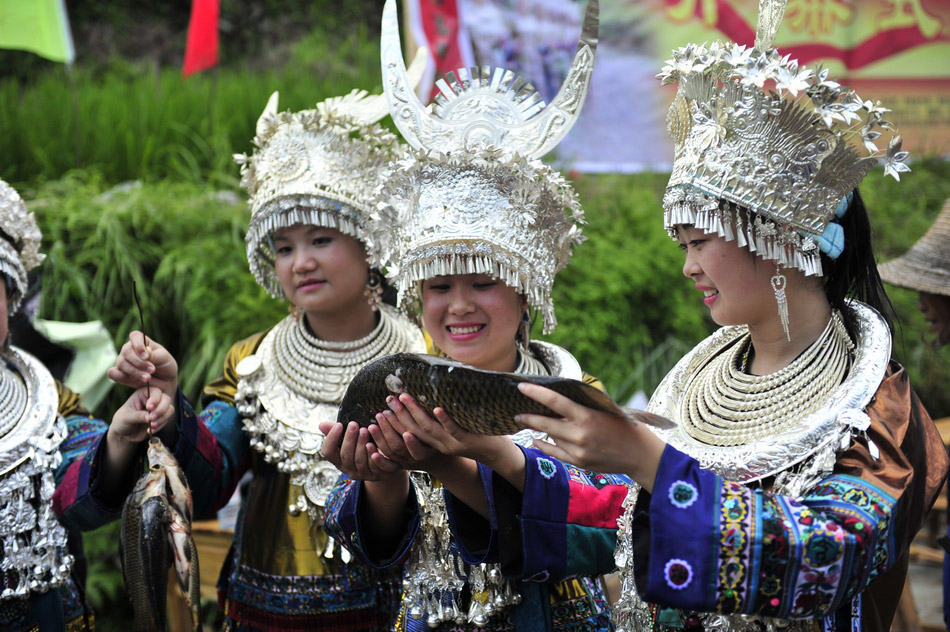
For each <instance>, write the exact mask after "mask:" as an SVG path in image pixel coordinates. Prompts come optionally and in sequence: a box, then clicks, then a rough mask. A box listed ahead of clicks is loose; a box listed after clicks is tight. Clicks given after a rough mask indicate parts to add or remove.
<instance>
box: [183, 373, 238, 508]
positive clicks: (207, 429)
mask: <svg viewBox="0 0 950 632" xmlns="http://www.w3.org/2000/svg"><path fill="white" fill-rule="evenodd" d="M177 409H178V411H179V417H178V418H179V428H178V430H179V435H178V443H177V444H176V445H175V450H174V454H175V458H176V459H178V463H179V465H181V467H182V469H183V470H184V472H185V476H187V478H188V483H189V485H190V486H191V496H192V502H193V503H194V514H195V517H196V518H197V519H199V520H200V519H208V518H212V517H214V515H215V512H216V511H217V510H218V509H220V508H221V507H223V506H224V505H225V504H226V503H227V502H228V499H230V498H231V495H232V494H233V493H234V489H235V487H237V484H238V482H239V481H240V479H241V476H242V475H243V474H244V472H246V471H247V469H248V467H250V445H249V443H248V440H247V437H246V436H245V435H244V427H243V425H242V423H241V418H240V417H239V415H238V412H237V409H236V408H234V406H231V405H230V404H226V403H224V402H222V401H213V402H211V403H210V404H209V405H208V406H207V407H206V408H205V409H204V410H203V411H201V414H200V415H196V414H195V411H194V409H193V408H192V406H191V403H190V402H189V401H188V400H187V398H185V396H184V395H182V394H181V392H180V391H179V393H178V402H177Z"/></svg>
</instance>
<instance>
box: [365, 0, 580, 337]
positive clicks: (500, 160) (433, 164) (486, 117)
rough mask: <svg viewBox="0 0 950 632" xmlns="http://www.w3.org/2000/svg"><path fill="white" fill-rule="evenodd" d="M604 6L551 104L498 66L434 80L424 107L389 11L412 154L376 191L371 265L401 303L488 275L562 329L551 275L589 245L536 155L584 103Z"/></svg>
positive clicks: (386, 74)
mask: <svg viewBox="0 0 950 632" xmlns="http://www.w3.org/2000/svg"><path fill="white" fill-rule="evenodd" d="M598 11H599V5H598V0H589V2H588V6H587V12H586V15H585V20H584V27H583V32H582V34H581V39H580V42H579V43H578V46H577V52H576V54H575V56H574V61H573V63H572V65H571V69H570V70H569V72H568V74H567V77H566V79H565V81H564V83H563V85H562V86H561V89H560V91H559V92H558V94H557V96H555V98H554V99H553V101H552V102H551V103H550V104H549V105H545V103H544V102H543V101H542V100H541V97H540V95H539V94H538V93H537V92H536V91H535V89H534V87H533V86H532V85H531V84H529V83H527V82H526V81H525V80H524V79H522V78H520V77H517V76H516V75H515V74H514V73H512V72H511V71H508V70H504V69H501V68H497V69H492V68H489V67H487V66H485V67H480V68H461V69H459V70H457V71H455V72H454V73H449V74H448V75H446V77H445V78H444V79H441V80H439V81H438V82H437V84H436V85H437V86H438V88H439V92H440V93H439V95H438V96H437V97H436V102H435V103H434V105H433V106H432V107H431V108H429V109H426V108H425V107H424V106H423V105H422V103H421V102H420V101H419V99H418V98H417V97H416V95H415V92H414V91H413V90H412V88H411V86H410V85H409V83H408V81H407V78H406V70H405V65H404V63H403V59H402V45H401V43H400V39H399V25H398V20H397V17H396V8H395V3H394V2H393V0H387V2H386V6H385V8H384V10H383V28H382V41H381V57H382V66H383V86H384V88H385V94H386V98H387V101H388V104H389V109H390V111H391V113H392V116H393V121H394V122H395V124H396V126H397V127H398V128H399V131H400V132H401V133H402V135H403V137H404V138H405V139H406V142H407V143H408V144H409V145H410V146H411V147H412V148H413V150H414V151H411V152H408V154H407V155H406V156H405V157H404V158H403V159H401V160H399V161H397V162H395V163H393V164H392V165H391V168H390V171H389V172H388V174H387V175H386V176H385V181H384V183H383V185H382V186H381V187H380V189H379V190H378V191H377V194H376V197H377V200H378V201H379V202H378V204H377V208H376V212H375V213H374V214H373V216H372V224H371V226H372V229H371V232H372V233H373V237H372V239H371V240H370V241H369V242H367V246H368V248H369V251H370V257H371V259H372V260H373V262H374V263H376V264H378V265H381V266H383V267H385V268H386V270H387V272H388V273H389V274H390V275H392V276H393V280H394V282H395V284H396V286H397V288H398V289H399V291H400V295H401V297H402V300H403V302H404V303H405V304H407V305H409V304H411V302H412V298H413V296H414V295H415V294H416V292H417V288H416V284H417V282H419V281H422V280H424V279H427V278H430V277H432V276H436V275H443V274H471V273H480V274H490V275H492V276H494V277H496V278H498V279H500V280H501V281H503V282H504V283H505V284H507V285H509V286H511V287H514V288H516V289H517V290H518V291H519V292H521V293H523V294H524V295H525V296H526V297H527V298H528V301H529V302H530V304H531V305H532V307H534V308H536V309H538V310H539V311H540V312H541V315H542V318H543V320H544V331H545V332H550V331H551V330H552V329H553V328H554V325H555V324H556V319H555V317H554V307H553V305H552V303H551V298H550V295H551V287H552V285H553V283H554V275H555V274H556V273H557V272H558V271H559V270H561V269H562V268H564V266H565V265H567V262H568V260H569V259H570V257H571V254H572V248H573V247H574V246H575V245H577V244H579V243H580V242H581V240H582V238H581V235H580V226H581V225H582V224H583V222H584V218H583V210H582V209H581V206H580V203H579V201H578V199H577V196H576V195H575V194H574V191H573V190H572V189H571V187H570V185H569V184H568V183H567V181H566V180H565V179H564V178H563V177H562V176H561V175H560V174H559V173H558V172H557V171H555V170H554V169H551V168H550V167H548V166H546V165H544V164H543V163H542V162H541V161H540V160H539V158H540V157H541V156H543V155H544V154H546V153H548V152H549V151H551V150H552V149H553V148H554V147H555V146H556V145H557V144H558V142H560V140H561V139H562V138H564V136H565V134H567V132H568V131H569V130H570V129H571V127H572V126H573V125H574V122H575V121H576V120H577V117H578V115H579V114H580V110H581V107H582V106H583V104H584V100H585V98H586V96H587V91H588V88H589V84H590V76H591V72H592V70H593V61H594V51H595V50H596V46H597V31H598V25H599V19H598Z"/></svg>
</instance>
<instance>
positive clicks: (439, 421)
mask: <svg viewBox="0 0 950 632" xmlns="http://www.w3.org/2000/svg"><path fill="white" fill-rule="evenodd" d="M388 402H389V407H390V409H391V411H392V413H390V414H394V415H395V416H396V418H397V419H398V421H399V424H400V426H401V427H402V429H403V430H404V431H405V432H407V433H409V437H407V439H410V440H411V439H416V440H418V441H421V442H422V443H423V444H425V445H427V446H430V447H431V448H432V449H433V450H435V451H436V452H438V453H439V454H441V455H444V456H445V457H464V458H467V459H471V460H473V461H477V462H480V463H484V464H485V465H487V466H488V467H490V468H492V469H493V470H495V471H496V472H498V473H499V474H501V475H502V476H504V475H505V474H504V472H505V471H508V470H513V471H518V469H519V468H520V469H521V471H523V468H524V456H523V454H522V452H521V450H520V449H518V447H517V446H515V445H514V443H513V442H512V441H511V439H509V438H508V437H507V436H504V435H486V434H479V433H475V432H469V431H468V430H465V429H464V428H462V427H460V426H459V425H458V424H456V423H455V420H453V419H452V417H451V416H450V415H449V414H448V413H447V412H445V409H444V408H442V407H440V406H437V407H436V408H434V409H433V411H432V415H429V413H428V412H427V411H426V410H425V409H424V408H423V407H422V406H420V405H419V404H418V403H417V402H416V400H415V399H414V398H413V397H412V396H411V395H410V394H408V393H401V394H399V396H398V397H392V398H390V399H389V400H388ZM429 461H430V463H423V464H421V465H419V466H416V469H424V470H426V471H429V472H430V473H431V474H434V475H435V476H437V477H438V478H439V479H441V480H446V479H447V478H449V477H450V476H451V475H452V474H453V473H455V471H456V468H457V467H458V465H459V462H458V461H456V460H453V459H445V458H443V459H434V458H431V457H430V459H429ZM506 478H507V477H506ZM515 478H516V480H517V477H515Z"/></svg>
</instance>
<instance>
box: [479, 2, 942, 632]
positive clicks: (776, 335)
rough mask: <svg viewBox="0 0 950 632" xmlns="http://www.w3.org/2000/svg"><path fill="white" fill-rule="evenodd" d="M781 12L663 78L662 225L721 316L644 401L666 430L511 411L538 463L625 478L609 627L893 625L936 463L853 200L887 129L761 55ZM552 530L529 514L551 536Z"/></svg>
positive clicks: (897, 167) (763, 13)
mask: <svg viewBox="0 0 950 632" xmlns="http://www.w3.org/2000/svg"><path fill="white" fill-rule="evenodd" d="M783 11H784V3H783V2H768V1H764V2H763V3H762V4H761V5H760V23H759V33H758V35H757V38H756V46H755V47H754V48H746V47H743V46H738V45H735V44H718V43H717V44H713V45H712V46H710V47H709V48H707V47H705V46H693V45H689V46H687V47H685V48H683V49H680V50H678V51H675V53H674V58H673V60H671V61H670V62H669V65H668V66H667V67H666V68H665V69H664V71H663V73H662V74H661V78H662V79H663V80H664V82H666V83H673V82H678V83H679V91H678V94H677V96H676V98H675V99H674V101H673V104H672V106H671V109H670V114H669V119H668V123H669V130H670V132H671V134H672V135H673V139H674V144H675V150H676V154H675V159H674V166H673V173H672V176H671V178H670V183H669V185H668V188H667V192H666V196H665V197H664V210H665V225H666V228H667V230H668V231H669V232H670V235H671V236H672V237H673V238H674V239H676V240H677V241H678V242H679V245H680V248H681V249H682V250H683V251H684V254H685V264H684V266H683V274H684V275H685V276H686V277H687V278H689V279H690V280H691V281H692V282H693V283H694V284H695V286H696V289H697V290H699V291H701V292H702V293H703V301H704V303H705V305H706V306H708V307H709V310H710V315H711V317H712V318H713V320H714V321H716V322H717V323H718V324H720V325H723V327H722V329H720V330H719V331H717V332H716V333H714V334H713V335H712V336H710V337H709V338H707V339H706V340H704V341H703V342H701V343H700V344H699V345H697V346H696V347H695V348H694V349H693V350H692V351H691V352H690V353H689V354H687V355H686V357H684V358H683V359H682V360H681V361H680V362H679V363H678V364H677V365H676V366H675V367H674V368H673V370H672V371H671V372H670V373H669V375H667V377H666V378H665V379H664V380H663V382H662V383H661V384H660V386H659V387H658V388H657V391H656V392H655V393H654V395H653V397H652V398H651V400H650V404H649V406H648V409H647V410H648V412H649V413H653V414H658V415H662V416H664V417H667V418H669V419H671V420H673V421H674V422H675V423H676V426H675V427H674V428H673V429H671V430H668V431H651V429H650V428H648V427H647V426H646V425H644V424H642V423H630V421H629V420H627V419H622V418H619V417H616V416H612V415H608V414H602V413H598V412H595V411H592V410H590V409H587V408H583V407H581V406H579V405H576V404H574V403H572V402H569V401H567V400H565V399H564V398H562V397H560V396H558V395H557V394H555V393H553V392H551V391H548V390H546V389H542V388H540V387H536V386H533V385H528V386H527V387H525V388H523V392H524V393H525V394H527V395H528V396H529V397H532V398H534V399H536V400H538V401H540V402H544V403H546V404H547V405H548V406H549V407H550V408H551V409H552V410H554V411H555V412H557V413H558V414H559V415H561V416H563V419H557V420H555V419H550V418H545V417H538V416H534V415H524V416H523V419H522V421H523V423H525V424H526V425H528V426H529V427H531V428H534V429H536V430H539V431H543V432H547V433H548V435H549V436H550V437H551V438H552V439H553V440H554V443H549V442H538V443H536V446H537V447H538V448H539V449H540V450H542V451H543V452H544V453H546V454H547V455H551V456H554V457H557V458H559V459H562V460H565V461H567V462H571V463H575V464H578V465H580V466H582V467H590V468H594V469H600V470H603V471H612V472H623V473H626V474H628V475H629V476H630V478H632V479H633V480H634V481H635V482H636V484H635V485H633V486H632V488H631V491H630V494H629V495H628V496H627V498H626V500H625V501H624V503H623V505H622V508H621V507H618V506H617V505H616V504H615V503H614V502H609V503H606V504H605V505H604V506H601V507H600V508H599V509H598V511H599V512H601V515H608V516H610V515H614V514H616V513H618V512H620V511H621V510H622V516H621V518H620V520H619V522H618V525H619V530H620V533H619V535H618V540H619V543H618V546H617V549H616V552H615V561H616V565H617V566H618V567H619V568H620V570H621V572H622V576H623V586H622V596H621V598H620V600H619V602H618V603H617V604H616V605H615V612H616V614H617V623H618V628H619V629H622V630H646V629H657V628H659V629H678V630H778V629H794V630H819V629H822V630H845V629H850V630H887V629H888V628H889V625H890V622H891V619H892V618H893V615H894V612H895V609H896V606H897V601H898V599H899V597H900V594H901V590H902V587H903V585H904V581H905V577H906V571H907V552H908V548H909V545H910V541H911V539H912V538H913V536H914V534H915V533H916V532H917V530H918V529H919V527H920V526H921V523H922V521H923V519H924V516H925V515H926V513H927V511H928V509H929V507H930V506H931V504H932V502H933V499H934V496H935V494H936V493H937V490H938V489H939V487H940V485H941V482H942V480H943V478H944V476H945V474H946V471H947V456H946V452H945V449H944V447H943V444H942V442H941V440H940V437H939V435H938V434H937V431H936V428H935V427H934V425H933V423H932V421H931V420H930V418H929V416H928V415H927V412H926V411H925V410H924V409H923V407H922V406H921V405H920V403H919V401H918V400H917V397H916V395H915V394H914V392H913V390H912V389H911V387H910V384H909V382H908V379H907V374H906V373H905V371H904V370H903V368H902V367H901V366H900V365H898V364H897V363H895V362H892V361H891V358H890V355H891V334H890V328H889V326H888V322H887V321H886V320H885V319H884V317H882V316H881V313H882V310H883V308H884V307H885V304H886V302H887V299H886V295H885V294H884V291H883V287H882V286H881V281H880V278H879V277H878V275H877V272H876V268H875V265H874V257H873V254H872V252H871V247H870V226H869V223H868V216H867V212H866V210H865V208H864V205H863V203H862V201H861V197H860V195H859V194H858V192H857V189H856V188H855V187H856V186H857V184H858V183H859V182H860V181H861V179H862V178H863V177H864V176H865V175H866V174H867V172H868V171H869V170H870V169H871V167H872V165H873V164H874V163H875V160H874V157H875V156H876V155H877V154H878V152H877V150H876V146H875V141H876V140H877V139H878V137H879V136H880V133H879V131H878V129H879V128H884V129H885V130H890V129H892V127H891V124H890V123H888V122H886V121H885V120H883V114H884V113H885V112H886V110H885V109H883V108H881V107H880V105H875V104H874V103H872V102H870V101H862V100H861V99H860V98H858V97H857V95H855V94H854V93H853V92H852V91H850V90H847V89H845V88H843V87H842V86H840V85H839V84H837V83H836V82H834V81H832V80H830V79H828V76H827V72H826V71H819V72H818V73H817V74H814V73H813V71H812V70H810V69H804V68H801V69H800V68H799V66H798V63H797V62H796V61H794V60H789V59H788V58H787V57H782V56H780V55H779V54H778V52H777V51H775V50H774V49H772V48H770V46H771V42H772V39H773V37H774V34H775V30H776V29H777V28H778V24H779V23H780V21H781V14H782V13H783ZM763 86H765V87H763ZM853 140H859V141H860V142H861V144H862V145H863V147H864V148H866V149H867V151H868V153H869V154H870V156H867V157H862V156H861V155H860V153H859V151H858V150H857V149H856V148H854V147H852V145H851V141H853ZM882 153H883V152H882ZM904 157H905V154H904V152H901V151H900V141H899V138H898V139H896V140H894V141H892V142H891V144H890V145H889V147H888V149H887V151H886V154H885V161H884V165H885V172H886V173H891V174H893V175H895V176H897V175H898V174H899V173H900V172H902V171H906V170H907V168H906V166H905V165H904V164H903V159H904ZM529 467H530V466H529ZM580 509H581V511H579V512H575V513H573V514H572V515H573V516H574V517H575V519H576V520H580V521H583V520H585V519H586V520H590V516H589V513H588V512H586V511H584V508H580ZM514 517H517V518H519V519H524V518H521V516H518V515H517V511H515V512H514ZM550 517H551V516H549V515H545V514H542V515H541V516H532V517H531V520H532V522H533V523H534V524H536V525H541V526H540V527H539V528H540V529H542V532H544V529H550V528H553V527H552V525H550V524H547V523H545V520H547V519H549V518H550ZM511 518H512V514H511V513H509V514H507V515H500V516H498V517H497V519H498V520H499V521H503V520H506V519H511ZM555 518H556V516H555ZM560 526H561V528H563V527H564V525H560ZM526 553H527V555H526V556H525V557H524V558H523V559H522V564H523V568H522V572H524V573H526V574H530V573H533V572H539V571H540V570H542V569H552V568H557V569H558V570H559V571H560V572H563V573H570V572H571V566H572V564H571V555H570V552H567V551H551V552H548V557H547V558H545V557H543V556H540V555H533V556H532V555H531V553H532V551H526ZM559 560H560V561H561V564H560V566H559V567H558V566H555V565H556V563H557V562H558V561H559Z"/></svg>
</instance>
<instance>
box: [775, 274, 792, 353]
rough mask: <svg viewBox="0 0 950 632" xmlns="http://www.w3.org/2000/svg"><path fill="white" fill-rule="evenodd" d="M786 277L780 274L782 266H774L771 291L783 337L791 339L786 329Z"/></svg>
mask: <svg viewBox="0 0 950 632" xmlns="http://www.w3.org/2000/svg"><path fill="white" fill-rule="evenodd" d="M787 284H788V279H786V278H785V275H784V274H782V268H781V267H779V266H777V265H776V266H775V275H774V276H773V277H772V291H773V292H775V302H776V303H778V317H779V319H780V320H781V321H782V328H783V329H784V330H785V338H786V340H788V341H789V342H791V341H792V335H791V334H790V333H789V331H788V298H787V297H786V296H785V286H786V285H787Z"/></svg>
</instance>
